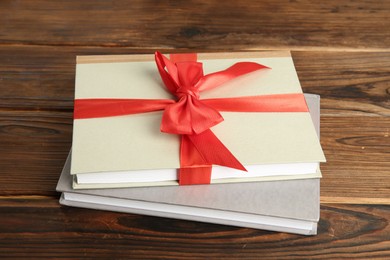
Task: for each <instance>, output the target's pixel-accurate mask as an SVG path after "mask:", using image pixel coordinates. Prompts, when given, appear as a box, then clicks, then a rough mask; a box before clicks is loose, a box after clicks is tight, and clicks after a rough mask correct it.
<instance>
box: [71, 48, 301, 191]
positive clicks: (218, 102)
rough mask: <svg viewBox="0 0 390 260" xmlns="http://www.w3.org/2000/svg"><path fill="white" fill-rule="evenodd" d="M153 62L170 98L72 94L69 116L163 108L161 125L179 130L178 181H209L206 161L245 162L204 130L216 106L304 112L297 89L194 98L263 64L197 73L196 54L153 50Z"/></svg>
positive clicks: (217, 118) (199, 65) (232, 165)
mask: <svg viewBox="0 0 390 260" xmlns="http://www.w3.org/2000/svg"><path fill="white" fill-rule="evenodd" d="M155 59H156V64H157V68H158V71H159V73H160V75H161V78H162V80H163V82H164V84H165V86H166V87H167V89H168V90H169V91H170V92H171V93H172V94H173V95H175V96H176V97H177V98H178V100H176V101H175V100H171V99H159V100H157V99H76V100H75V105H74V118H75V119H83V118H97V117H109V116H119V115H130V114H137V113H145V112H151V111H158V110H164V113H163V117H162V123H161V131H162V132H166V133H171V134H180V135H181V146H180V171H179V184H180V185H186V184H207V183H210V178H211V165H213V164H216V165H221V166H226V167H230V168H235V169H239V170H243V171H246V170H245V167H244V166H243V165H242V164H241V163H240V162H239V161H238V160H237V159H236V158H235V157H234V155H233V154H232V153H231V152H230V151H229V150H228V149H227V148H226V147H225V146H224V145H223V143H222V142H221V141H220V140H219V139H218V138H217V137H216V136H215V135H214V134H213V132H212V131H211V130H210V128H211V127H213V126H215V125H216V124H218V123H220V122H222V121H223V118H222V116H221V114H220V113H219V111H234V112H308V108H307V105H306V101H305V98H304V96H303V94H275V95H262V96H249V97H237V98H216V99H200V92H201V91H205V90H209V89H212V88H216V87H219V86H220V85H222V84H224V83H226V82H228V81H230V80H232V79H234V78H236V77H239V76H242V75H245V74H248V73H251V72H253V71H257V70H261V69H265V68H267V67H265V66H263V65H260V64H257V63H253V62H239V63H236V64H234V65H233V66H231V67H229V68H228V69H226V70H224V71H219V72H215V73H211V74H208V75H203V68H202V63H199V62H196V55H194V54H193V55H188V54H179V55H178V54H176V55H171V60H169V59H167V58H166V57H165V56H163V55H162V54H161V53H159V52H156V54H155Z"/></svg>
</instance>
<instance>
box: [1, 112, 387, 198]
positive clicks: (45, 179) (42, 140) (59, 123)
mask: <svg viewBox="0 0 390 260" xmlns="http://www.w3.org/2000/svg"><path fill="white" fill-rule="evenodd" d="M321 124H322V125H321V142H322V146H323V149H324V152H325V155H326V157H327V160H328V162H327V163H325V164H323V165H322V171H323V179H322V182H321V183H322V185H321V196H322V201H323V202H335V201H338V202H339V203H359V202H362V199H366V201H367V198H369V199H370V201H367V203H378V202H380V203H382V204H383V203H384V204H390V189H389V186H388V184H389V183H390V175H389V174H388V173H389V169H390V137H389V135H390V134H389V131H390V117H367V116H354V117H328V116H324V117H322V118H321ZM0 131H1V133H2V134H1V135H0V144H1V145H0V154H1V157H2V160H0V171H1V174H0V195H34V194H35V195H50V194H51V195H53V194H55V191H54V190H55V185H56V183H57V179H58V177H59V174H60V171H61V169H62V166H63V164H64V162H65V159H66V156H67V153H68V151H69V149H70V146H71V133H72V114H71V113H70V112H69V113H67V112H50V111H23V112H22V111H9V112H3V113H2V114H0ZM341 198H342V199H341Z"/></svg>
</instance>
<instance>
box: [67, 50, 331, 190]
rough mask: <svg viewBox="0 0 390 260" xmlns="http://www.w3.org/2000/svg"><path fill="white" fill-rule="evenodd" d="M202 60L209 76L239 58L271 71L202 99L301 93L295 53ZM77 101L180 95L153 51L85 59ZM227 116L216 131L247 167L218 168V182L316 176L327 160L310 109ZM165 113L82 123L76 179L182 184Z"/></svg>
mask: <svg viewBox="0 0 390 260" xmlns="http://www.w3.org/2000/svg"><path fill="white" fill-rule="evenodd" d="M199 61H201V62H203V67H204V73H205V74H208V73H212V72H215V71H219V70H223V69H226V68H227V67H229V66H231V65H233V64H234V63H236V62H240V61H251V62H257V63H260V64H263V65H265V66H268V67H270V68H271V69H267V70H261V71H257V72H253V73H251V74H249V75H245V76H242V77H239V78H237V79H234V80H232V81H230V82H228V83H226V84H224V85H223V86H220V87H218V88H215V89H212V90H209V91H207V92H202V93H201V99H202V98H223V97H242V96H254V95H266V94H283V93H302V89H301V86H300V83H299V80H298V77H297V74H296V71H295V68H294V64H293V60H292V58H291V56H290V54H289V52H264V53H249V54H248V53H244V54H242V53H241V54H240V53H233V54H207V55H199ZM75 98H76V99H82V98H132V99H174V97H173V96H172V95H171V94H170V93H169V92H168V91H167V90H166V89H165V87H164V85H163V83H162V80H161V78H160V76H159V74H158V71H157V68H156V65H155V62H154V57H153V55H127V56H126V55H125V56H97V57H96V56H95V57H88V56H86V57H78V62H77V66H76V87H75ZM221 114H222V116H223V117H224V121H223V122H222V123H220V124H218V125H217V126H215V127H213V128H212V129H211V130H212V131H213V132H214V133H215V135H216V136H217V137H218V138H219V139H220V140H221V141H222V142H223V143H224V145H225V146H226V147H227V148H228V149H229V150H230V151H231V152H232V153H233V154H234V156H235V157H236V158H238V160H239V161H240V162H241V163H242V164H243V165H244V166H245V167H246V168H247V169H248V172H241V171H236V170H232V169H228V168H225V167H214V168H213V175H212V179H213V180H214V179H216V180H219V181H218V182H223V179H224V178H227V179H229V180H230V181H231V179H232V178H238V179H240V178H254V179H258V178H259V177H261V178H262V177H269V176H281V177H280V178H281V179H283V178H289V177H286V176H288V175H290V176H296V175H298V174H309V175H313V174H315V172H316V170H317V168H318V163H319V162H324V161H325V157H324V155H323V152H322V149H321V145H320V143H319V141H318V138H317V135H316V132H315V129H314V126H313V123H312V121H311V118H310V114H309V113H308V112H280V113H271V112H255V113H242V112H222V113H221ZM161 116H162V112H150V113H140V114H136V115H126V116H115V117H105V118H93V119H77V120H75V121H74V129H73V148H72V165H71V174H73V175H76V176H77V183H78V184H80V182H82V183H84V184H86V185H87V184H96V183H97V182H101V183H102V184H104V183H106V182H107V180H106V179H108V180H109V181H111V182H112V183H118V182H119V183H127V185H128V183H129V179H130V180H132V179H135V182H139V183H145V182H152V183H153V182H166V183H168V182H171V184H172V182H176V178H177V175H176V170H175V169H177V168H179V166H180V162H179V146H180V143H179V140H180V139H179V136H177V135H172V134H166V133H161V132H160V123H161ZM161 172H166V176H165V175H164V174H161ZM107 173H108V174H107ZM214 173H215V176H214ZM161 175H164V176H165V177H164V178H165V179H164V178H162V179H161V178H160V176H161ZM99 176H100V177H99ZM123 176H127V177H124V178H122V177H123ZM129 176H130V177H129ZM134 176H135V177H134ZM232 176H233V177H232ZM128 177H129V178H128ZM145 178H147V180H145ZM159 178H160V179H159ZM290 178H291V177H290ZM238 179H237V180H238ZM81 180H83V181H81ZM79 187H80V188H81V187H82V185H79Z"/></svg>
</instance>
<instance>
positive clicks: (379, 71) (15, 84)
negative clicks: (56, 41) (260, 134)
mask: <svg viewBox="0 0 390 260" xmlns="http://www.w3.org/2000/svg"><path fill="white" fill-rule="evenodd" d="M162 51H167V50H162ZM176 51H177V50H176ZM132 53H137V52H135V51H134V50H133V51H131V50H130V49H126V48H87V47H67V48H63V47H47V46H35V47H31V46H0V60H1V61H5V62H0V82H1V84H0V93H2V94H1V95H0V111H1V109H40V110H42V109H44V110H59V109H60V110H68V111H70V110H71V109H72V107H73V97H74V77H75V64H76V56H77V55H97V54H132ZM144 53H153V50H144ZM292 56H293V59H294V62H295V65H296V68H297V72H298V76H299V78H300V80H301V84H302V87H303V89H304V91H305V92H309V93H316V94H320V95H321V96H322V114H323V115H330V116H354V115H356V116H362V115H367V116H382V115H383V116H390V103H389V102H388V101H389V99H390V92H389V91H388V88H389V84H390V52H386V53H359V52H352V53H350V52H348V53H346V52H307V51H306V52H293V53H292Z"/></svg>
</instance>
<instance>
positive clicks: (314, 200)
mask: <svg viewBox="0 0 390 260" xmlns="http://www.w3.org/2000/svg"><path fill="white" fill-rule="evenodd" d="M305 97H306V100H307V103H308V105H309V108H310V113H311V115H312V120H313V122H314V124H315V127H316V131H317V134H318V136H319V130H320V129H319V109H320V108H319V96H317V95H310V94H305ZM70 164H71V156H70V155H69V156H68V159H67V161H66V163H65V166H64V168H63V171H62V173H61V177H60V179H59V182H58V185H57V191H59V192H62V195H61V198H60V203H61V204H62V205H67V206H74V207H82V208H91V209H99V210H108V211H118V212H126V213H134V214H144V215H151V216H158V217H168V218H175V219H184V220H193V221H200V222H208V223H216V224H224V225H233V226H239V227H249V228H256V229H264V230H270V231H279V232H289V233H296V234H303V235H314V234H316V232H317V223H318V221H319V217H320V204H319V196H320V179H319V178H311V179H300V180H279V181H265V182H246V183H226V184H215V185H192V186H165V187H138V188H116V189H83V190H75V189H73V188H72V176H71V174H70ZM318 171H319V170H318ZM318 173H319V172H318ZM319 176H320V173H319Z"/></svg>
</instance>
